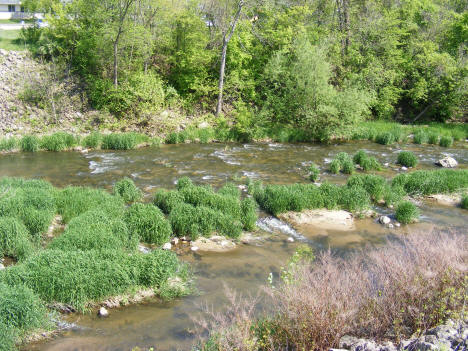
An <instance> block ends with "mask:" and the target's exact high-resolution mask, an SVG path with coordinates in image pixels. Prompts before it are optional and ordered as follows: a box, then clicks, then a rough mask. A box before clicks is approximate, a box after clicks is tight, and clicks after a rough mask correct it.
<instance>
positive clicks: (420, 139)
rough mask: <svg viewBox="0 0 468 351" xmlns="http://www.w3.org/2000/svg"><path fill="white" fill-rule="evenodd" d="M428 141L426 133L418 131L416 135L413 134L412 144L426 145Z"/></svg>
mask: <svg viewBox="0 0 468 351" xmlns="http://www.w3.org/2000/svg"><path fill="white" fill-rule="evenodd" d="M428 140H429V137H428V135H427V133H426V131H424V130H422V129H420V130H418V131H417V132H416V133H414V136H413V142H414V143H415V144H426V143H427V142H428Z"/></svg>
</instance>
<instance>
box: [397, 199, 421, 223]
mask: <svg viewBox="0 0 468 351" xmlns="http://www.w3.org/2000/svg"><path fill="white" fill-rule="evenodd" d="M395 217H396V219H397V221H398V222H400V223H403V224H408V223H412V222H415V221H416V220H417V219H418V217H419V209H418V208H417V207H416V205H414V204H413V203H412V202H409V201H403V202H401V203H400V204H398V206H397V209H396V213H395Z"/></svg>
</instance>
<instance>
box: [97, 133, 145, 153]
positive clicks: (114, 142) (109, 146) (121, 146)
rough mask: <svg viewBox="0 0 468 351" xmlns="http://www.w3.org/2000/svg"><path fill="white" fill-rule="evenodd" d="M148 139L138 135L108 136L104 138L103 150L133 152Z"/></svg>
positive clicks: (114, 134) (115, 134)
mask: <svg viewBox="0 0 468 351" xmlns="http://www.w3.org/2000/svg"><path fill="white" fill-rule="evenodd" d="M146 140H147V137H145V136H143V135H141V134H137V133H122V134H117V133H113V134H106V135H104V136H103V137H102V142H101V148H102V149H104V150H131V149H134V148H135V147H136V146H137V145H138V143H139V142H142V141H146Z"/></svg>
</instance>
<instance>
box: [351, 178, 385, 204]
mask: <svg viewBox="0 0 468 351" xmlns="http://www.w3.org/2000/svg"><path fill="white" fill-rule="evenodd" d="M347 186H348V187H359V188H363V189H364V190H365V191H366V192H367V194H369V196H370V197H371V198H372V200H373V201H375V202H379V201H380V200H382V199H383V196H384V193H385V191H386V187H387V181H386V180H385V178H384V177H381V176H378V175H371V174H366V175H354V176H352V177H350V178H349V179H348V182H347Z"/></svg>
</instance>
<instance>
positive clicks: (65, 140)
mask: <svg viewBox="0 0 468 351" xmlns="http://www.w3.org/2000/svg"><path fill="white" fill-rule="evenodd" d="M77 144H78V139H77V138H75V137H74V136H73V135H71V134H69V133H64V132H58V133H54V134H52V135H46V136H44V137H43V138H42V140H41V144H40V147H41V149H44V150H47V151H62V150H66V149H70V148H72V147H73V146H76V145H77Z"/></svg>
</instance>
